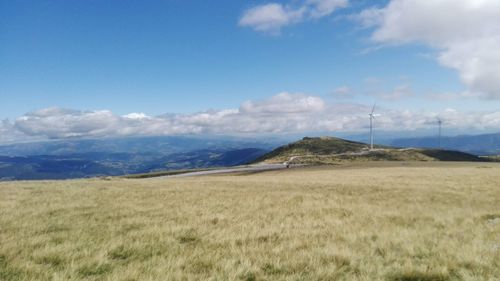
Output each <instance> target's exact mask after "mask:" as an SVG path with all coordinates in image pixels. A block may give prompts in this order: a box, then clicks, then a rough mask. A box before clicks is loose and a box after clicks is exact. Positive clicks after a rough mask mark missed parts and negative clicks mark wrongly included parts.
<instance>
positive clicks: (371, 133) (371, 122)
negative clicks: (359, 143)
mask: <svg viewBox="0 0 500 281" xmlns="http://www.w3.org/2000/svg"><path fill="white" fill-rule="evenodd" d="M376 105H377V104H375V103H374V104H373V107H372V112H371V113H370V114H368V115H369V116H370V150H373V119H375V114H373V112H375V106H376Z"/></svg>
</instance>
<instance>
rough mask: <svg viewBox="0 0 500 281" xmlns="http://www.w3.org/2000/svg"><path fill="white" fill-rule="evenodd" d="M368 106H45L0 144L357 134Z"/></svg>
mask: <svg viewBox="0 0 500 281" xmlns="http://www.w3.org/2000/svg"><path fill="white" fill-rule="evenodd" d="M370 110H371V105H362V104H356V103H333V104H329V103H327V102H325V101H324V100H323V99H322V98H320V97H317V96H311V95H306V94H298V93H287V92H284V93H280V94H277V95H275V96H272V97H270V98H268V99H264V100H257V101H252V100H250V101H246V102H243V103H242V104H241V105H240V107H239V108H234V109H224V110H208V111H204V112H197V113H192V114H165V115H160V116H148V115H146V114H144V113H131V114H127V115H123V116H120V115H116V114H114V113H112V112H111V111H108V110H93V111H80V110H70V109H61V108H46V109H41V110H38V111H34V112H30V113H27V114H25V115H24V116H21V117H19V118H17V119H16V120H15V122H13V123H12V122H9V121H8V120H4V121H2V122H1V123H0V133H1V138H0V142H2V143H5V142H12V141H16V140H17V141H20V140H34V139H42V138H43V139H67V138H99V137H122V136H153V135H182V134H229V135H231V134H233V135H241V134H261V133H274V134H286V133H308V132H327V131H332V132H338V131H344V132H356V131H362V130H366V128H367V126H368V113H369V112H370ZM377 112H378V113H380V114H381V115H380V116H379V117H378V118H377V120H376V126H377V127H378V128H379V129H381V130H393V131H397V130H414V129H424V128H428V127H429V126H433V124H434V123H435V120H436V117H437V116H440V118H442V119H443V120H445V121H446V123H447V126H449V127H454V128H457V129H478V130H491V129H500V111H499V112H459V111H457V110H452V109H449V110H445V111H442V112H418V111H407V110H392V109H387V108H380V107H379V109H378V110H377Z"/></svg>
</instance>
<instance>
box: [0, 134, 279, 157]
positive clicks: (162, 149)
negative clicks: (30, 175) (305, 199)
mask: <svg viewBox="0 0 500 281" xmlns="http://www.w3.org/2000/svg"><path fill="white" fill-rule="evenodd" d="M283 143H284V142H280V141H257V140H251V139H239V138H231V137H226V136H220V137H198V136H158V137H127V138H108V139H81V140H77V139H70V140H57V141H44V142H32V143H19V144H9V145H0V155H5V156H29V155H68V154H83V153H96V152H104V153H153V154H157V155H158V154H161V155H169V154H173V153H181V152H187V151H194V150H203V149H242V148H249V147H254V148H261V149H271V148H274V147H277V146H279V145H281V144H283Z"/></svg>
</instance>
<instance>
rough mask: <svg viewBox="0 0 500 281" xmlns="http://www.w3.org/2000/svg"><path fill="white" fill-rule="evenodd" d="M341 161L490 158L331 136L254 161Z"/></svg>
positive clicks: (301, 142) (307, 140) (306, 140)
mask: <svg viewBox="0 0 500 281" xmlns="http://www.w3.org/2000/svg"><path fill="white" fill-rule="evenodd" d="M345 161H466V162H480V161H490V160H489V159H485V158H481V157H478V156H476V155H472V154H469V153H465V152H459V151H451V150H442V149H421V148H396V147H390V146H375V148H374V150H370V149H369V145H367V144H365V143H361V142H355V141H349V140H344V139H341V138H335V137H316V138H310V137H305V138H303V139H302V140H299V141H297V142H293V143H290V144H287V145H284V146H281V147H278V148H277V149H275V150H273V151H271V152H269V153H267V154H264V155H263V156H262V157H259V158H258V159H257V160H256V161H255V162H263V163H280V162H289V163H291V164H333V163H337V162H345Z"/></svg>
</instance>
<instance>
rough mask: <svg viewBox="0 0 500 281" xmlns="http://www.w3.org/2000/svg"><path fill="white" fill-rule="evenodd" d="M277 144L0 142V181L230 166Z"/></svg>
mask: <svg viewBox="0 0 500 281" xmlns="http://www.w3.org/2000/svg"><path fill="white" fill-rule="evenodd" d="M276 146H277V145H276V144H273V143H266V142H258V141H252V140H245V139H236V138H232V139H231V138H224V137H221V138H214V137H212V138H200V137H184V136H180V137H178V136H176V137H141V138H121V139H101V140H65V141H50V142H37V143H22V144H14V145H4V146H0V155H3V156H0V180H31V179H70V178H82V177H95V176H115V175H125V174H135V173H147V172H152V171H160V170H174V169H190V168H207V167H216V166H234V165H240V164H244V163H247V162H249V161H252V160H254V159H255V158H257V157H259V156H261V155H263V154H265V153H266V152H268V151H270V150H271V149H272V148H274V147H276Z"/></svg>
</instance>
